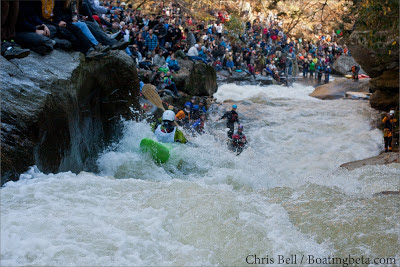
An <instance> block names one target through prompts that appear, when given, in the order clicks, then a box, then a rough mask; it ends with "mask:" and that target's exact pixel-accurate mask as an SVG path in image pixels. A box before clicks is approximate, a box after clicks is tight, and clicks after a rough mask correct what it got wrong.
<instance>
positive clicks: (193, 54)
mask: <svg viewBox="0 0 400 267" xmlns="http://www.w3.org/2000/svg"><path fill="white" fill-rule="evenodd" d="M199 50H200V46H199V45H198V44H195V45H194V46H192V47H191V48H190V49H189V51H188V53H187V55H188V57H189V59H191V60H201V61H203V62H204V63H205V64H207V62H206V61H205V60H204V59H203V58H201V57H199Z"/></svg>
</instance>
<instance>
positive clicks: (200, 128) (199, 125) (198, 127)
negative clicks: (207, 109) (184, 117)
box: [191, 113, 206, 134]
mask: <svg viewBox="0 0 400 267" xmlns="http://www.w3.org/2000/svg"><path fill="white" fill-rule="evenodd" d="M205 122H206V114H205V113H200V118H199V119H197V120H196V121H195V122H194V123H193V124H192V126H191V128H192V129H193V131H196V132H197V133H199V134H203V133H205V131H204V123H205Z"/></svg>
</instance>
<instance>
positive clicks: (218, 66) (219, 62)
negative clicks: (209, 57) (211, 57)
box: [213, 58, 222, 71]
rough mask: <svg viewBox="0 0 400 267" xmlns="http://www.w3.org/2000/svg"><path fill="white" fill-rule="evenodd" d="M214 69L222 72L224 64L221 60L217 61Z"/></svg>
mask: <svg viewBox="0 0 400 267" xmlns="http://www.w3.org/2000/svg"><path fill="white" fill-rule="evenodd" d="M213 67H214V69H215V70H216V71H220V70H222V62H221V61H220V60H219V58H217V60H215V62H214V64H213Z"/></svg>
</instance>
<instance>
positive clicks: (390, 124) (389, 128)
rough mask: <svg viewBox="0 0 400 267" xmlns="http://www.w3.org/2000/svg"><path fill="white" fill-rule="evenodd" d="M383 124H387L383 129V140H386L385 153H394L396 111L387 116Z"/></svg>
mask: <svg viewBox="0 0 400 267" xmlns="http://www.w3.org/2000/svg"><path fill="white" fill-rule="evenodd" d="M382 122H383V123H384V124H385V126H384V129H383V139H384V140H385V152H392V151H393V149H392V141H393V131H394V128H395V127H396V122H397V120H396V118H395V117H394V110H391V111H390V112H389V114H387V115H386V116H385V117H384V118H383V120H382Z"/></svg>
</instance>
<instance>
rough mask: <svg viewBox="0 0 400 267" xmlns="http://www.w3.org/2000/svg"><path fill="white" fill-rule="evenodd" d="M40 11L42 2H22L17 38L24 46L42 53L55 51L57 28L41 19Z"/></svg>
mask: <svg viewBox="0 0 400 267" xmlns="http://www.w3.org/2000/svg"><path fill="white" fill-rule="evenodd" d="M51 12H52V11H51ZM40 13H41V2H33V1H32V2H31V1H22V2H20V5H19V14H18V20H17V25H16V30H17V33H16V40H17V42H18V43H19V44H21V45H22V46H23V47H27V48H30V49H31V50H32V51H34V52H36V53H38V54H40V55H45V54H47V53H49V52H51V51H53V49H54V46H55V45H56V42H55V41H54V40H53V38H54V37H55V35H56V33H57V29H56V27H54V26H53V25H49V24H45V23H44V21H42V20H41V19H40V15H39V14H40Z"/></svg>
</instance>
